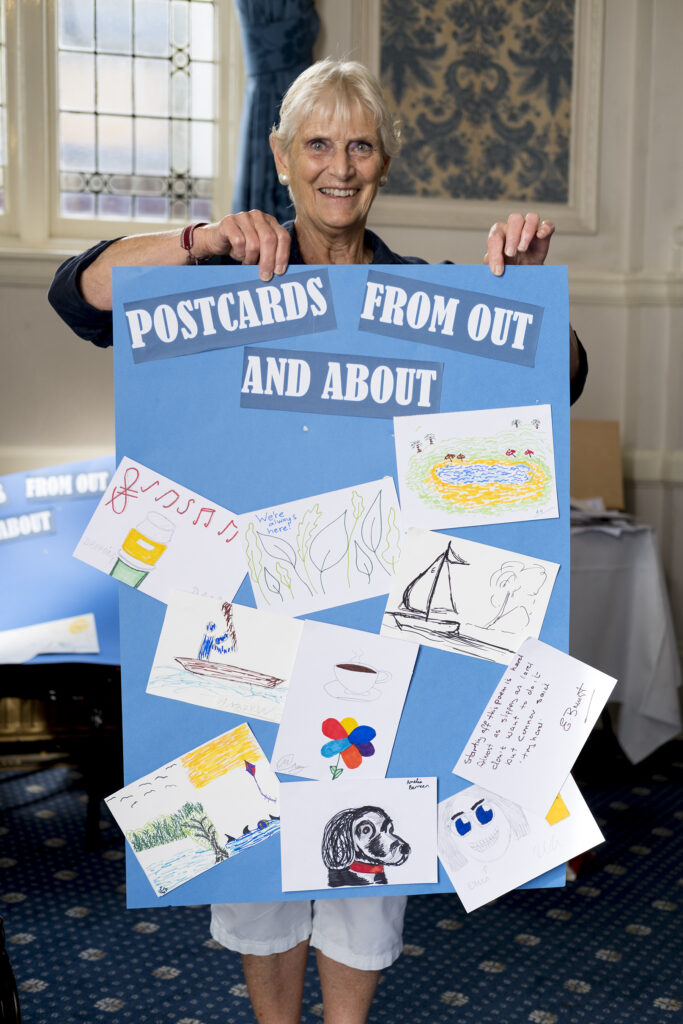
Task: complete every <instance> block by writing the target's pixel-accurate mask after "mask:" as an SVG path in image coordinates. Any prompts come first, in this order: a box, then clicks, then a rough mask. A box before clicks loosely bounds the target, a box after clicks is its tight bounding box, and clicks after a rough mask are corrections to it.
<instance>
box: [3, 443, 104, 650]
mask: <svg viewBox="0 0 683 1024" xmlns="http://www.w3.org/2000/svg"><path fill="white" fill-rule="evenodd" d="M113 472H114V456H113V455H107V456H104V457H102V458H99V459H88V460H86V461H85V462H70V463H66V464H64V465H60V466H51V467H49V468H47V469H32V470H29V471H27V472H24V473H10V474H8V475H7V476H1V477H0V579H1V580H2V586H1V587H0V630H5V629H18V628H20V627H22V626H34V625H37V624H38V623H41V622H49V621H51V620H53V619H66V618H71V617H72V616H76V615H84V614H86V613H88V612H92V613H93V614H94V616H95V626H96V628H97V638H98V642H99V647H100V651H99V654H43V655H40V656H39V657H37V658H34V659H33V663H35V664H43V663H45V664H48V663H51V662H56V661H70V662H71V661H73V662H80V661H84V662H94V663H98V664H103V665H118V663H119V609H118V601H117V595H116V592H115V588H114V587H113V586H112V583H111V580H109V579H107V577H106V576H103V575H102V574H101V573H97V572H93V570H92V569H91V568H90V567H89V566H87V565H84V564H83V563H82V562H79V561H78V560H77V559H75V558H74V557H73V550H74V548H75V547H76V544H77V543H78V541H79V540H80V538H81V534H82V533H83V531H84V529H85V527H86V525H87V523H88V522H89V520H90V517H91V516H92V514H93V512H94V511H95V508H96V507H97V504H98V502H99V500H100V498H101V497H102V495H103V494H104V492H105V490H106V489H107V484H108V483H109V481H110V479H111V477H112V474H113Z"/></svg>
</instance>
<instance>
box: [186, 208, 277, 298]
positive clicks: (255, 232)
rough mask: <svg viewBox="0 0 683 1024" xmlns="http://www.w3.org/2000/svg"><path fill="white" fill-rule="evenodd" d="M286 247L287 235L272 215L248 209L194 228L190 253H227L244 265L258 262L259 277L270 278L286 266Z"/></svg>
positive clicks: (221, 254) (263, 279) (204, 254)
mask: <svg viewBox="0 0 683 1024" xmlns="http://www.w3.org/2000/svg"><path fill="white" fill-rule="evenodd" d="M289 247H290V237H289V235H288V233H287V232H286V231H285V229H284V228H283V227H281V226H280V224H278V222H277V221H276V219H275V217H273V216H271V214H269V213H263V212H262V211H261V210H249V211H248V212H243V213H231V214H229V215H228V216H227V217H223V218H222V220H219V221H216V222H214V223H213V224H206V225H205V226H204V227H202V228H197V229H196V231H195V233H194V239H193V245H192V252H193V254H194V255H195V256H197V257H198V258H199V259H206V258H207V257H209V256H230V257H232V259H234V260H238V261H239V262H240V263H243V264H245V266H253V265H255V264H258V268H259V277H260V278H261V280H262V281H270V279H271V278H272V276H273V274H274V273H275V274H284V272H285V270H286V269H287V264H288V262H289Z"/></svg>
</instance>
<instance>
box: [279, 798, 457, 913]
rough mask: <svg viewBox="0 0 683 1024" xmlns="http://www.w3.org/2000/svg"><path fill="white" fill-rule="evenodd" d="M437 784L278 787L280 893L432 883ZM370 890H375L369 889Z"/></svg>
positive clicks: (436, 867)
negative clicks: (280, 858)
mask: <svg viewBox="0 0 683 1024" xmlns="http://www.w3.org/2000/svg"><path fill="white" fill-rule="evenodd" d="M436 784H437V780H436V779H435V778H414V779H363V780H362V781H358V782H355V781H349V782H345V781H343V780H342V781H341V782H339V783H338V784H336V785H335V784H334V783H332V782H287V783H283V784H282V785H281V786H280V807H281V813H282V822H281V849H282V889H283V891H284V892H292V891H306V890H309V889H337V888H341V887H345V886H364V887H365V888H369V889H370V891H369V892H368V895H372V891H373V889H374V887H375V886H379V885H382V886H384V885H415V884H419V883H422V882H436V881H437V878H438V864H437V855H436ZM375 891H376V890H375Z"/></svg>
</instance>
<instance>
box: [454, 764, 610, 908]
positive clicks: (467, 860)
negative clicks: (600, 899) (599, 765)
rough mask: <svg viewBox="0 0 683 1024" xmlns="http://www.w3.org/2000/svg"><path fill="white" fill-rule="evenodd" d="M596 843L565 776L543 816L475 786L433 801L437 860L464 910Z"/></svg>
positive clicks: (593, 827)
mask: <svg viewBox="0 0 683 1024" xmlns="http://www.w3.org/2000/svg"><path fill="white" fill-rule="evenodd" d="M602 842H604V836H603V835H602V833H601V832H600V829H599V828H598V826H597V823H596V821H595V819H594V818H593V815H592V814H591V812H590V810H589V809H588V806H587V804H586V802H585V800H584V799H583V797H582V796H581V793H580V792H579V789H578V787H577V785H576V783H575V782H574V780H573V779H572V777H571V775H570V776H569V777H568V778H567V780H566V782H565V784H564V786H563V787H562V789H561V791H560V793H559V795H558V796H557V797H556V799H555V801H554V802H553V805H552V807H551V808H550V810H549V811H548V813H547V814H546V815H540V814H536V813H535V812H534V811H530V810H524V808H522V807H520V805H519V804H516V803H513V802H512V801H511V800H506V799H505V798H504V797H501V796H497V795H496V794H495V793H491V792H489V791H487V790H484V789H482V788H481V787H479V786H468V787H467V788H466V789H462V790H461V791H460V792H459V793H456V794H455V796H450V797H448V799H447V800H442V801H441V803H440V804H439V834H438V845H439V860H440V861H441V863H442V864H443V866H444V868H445V870H446V873H447V874H448V877H449V878H450V880H451V882H452V883H453V888H454V889H455V891H456V892H457V894H458V896H459V897H460V899H461V901H462V904H463V906H464V907H465V910H467V911H468V913H469V912H470V911H472V910H476V909H477V907H481V906H483V905H484V904H485V903H488V902H489V901H490V900H493V899H496V898H497V897H498V896H502V895H503V893H506V892H509V891H510V890H511V889H516V888H517V886H519V885H523V884H524V882H529V881H530V880H531V879H532V878H536V877H538V875H541V874H543V872H545V871H550V869H551V868H555V867H558V866H559V865H560V864H563V863H564V862H565V861H568V860H571V859H572V857H577V856H578V855H579V854H581V853H584V852H585V851H586V850H590V849H592V848H593V847H594V846H597V845H598V844H599V843H602Z"/></svg>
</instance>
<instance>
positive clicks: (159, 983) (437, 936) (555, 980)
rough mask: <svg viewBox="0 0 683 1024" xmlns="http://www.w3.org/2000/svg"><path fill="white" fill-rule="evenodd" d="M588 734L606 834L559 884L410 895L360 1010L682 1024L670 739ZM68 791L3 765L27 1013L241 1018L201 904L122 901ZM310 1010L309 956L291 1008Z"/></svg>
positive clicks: (382, 1018)
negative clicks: (637, 756)
mask: <svg viewBox="0 0 683 1024" xmlns="http://www.w3.org/2000/svg"><path fill="white" fill-rule="evenodd" d="M598 739H599V737H598ZM594 746H595V747H596V749H595V750H594V752H593V754H592V756H591V757H588V756H585V757H584V758H583V759H582V761H580V762H579V765H578V768H577V774H578V779H579V782H580V783H581V784H582V790H583V792H584V795H585V797H586V799H587V801H588V803H589V805H590V807H591V809H592V811H593V813H594V814H595V815H596V817H597V818H598V819H599V821H600V823H601V825H602V828H603V831H604V833H605V835H606V837H607V840H608V841H607V843H606V844H604V845H603V846H602V847H600V848H599V849H598V850H597V851H596V855H595V857H594V858H593V859H592V860H591V861H590V863H589V864H588V865H585V866H584V867H583V869H582V870H581V871H580V872H579V875H578V878H577V879H576V881H574V882H572V883H570V884H569V885H568V886H567V888H566V889H555V890H548V891H545V892H544V891H528V892H515V893H511V894H509V895H507V896H505V897H504V898H503V899H501V900H498V901H496V902H495V903H493V904H490V905H489V906H487V907H483V908H482V909H480V910H478V911H475V912H474V913H473V914H471V915H467V914H465V912H464V911H463V909H462V907H461V905H460V903H459V901H458V899H457V897H455V896H444V895H438V896H425V897H414V898H413V899H412V900H411V901H410V903H409V909H408V915H407V920H406V933H405V942H406V945H405V950H404V955H403V956H402V957H401V959H400V960H399V961H398V963H396V964H395V965H394V966H393V967H392V968H391V969H389V970H388V971H386V972H385V973H384V976H383V979H382V982H381V984H380V987H379V990H378V994H377V998H376V1000H375V1004H374V1006H373V1010H372V1013H371V1016H370V1021H371V1022H387V1024H399V1022H404V1021H405V1022H411V1024H414V1022H420V1021H429V1022H432V1021H439V1022H440V1021H454V1022H457V1024H489V1022H497V1024H518V1022H519V1024H522V1022H525V1024H526V1022H531V1024H626V1022H628V1024H669V1022H673V1024H676V1022H681V1024H683V979H682V971H681V964H682V962H683V961H682V958H681V951H682V950H683V920H682V917H681V905H682V904H683V867H681V859H680V849H681V847H680V843H679V842H677V840H680V835H681V831H682V829H683V799H682V798H681V787H680V782H681V777H682V776H683V743H681V742H679V741H675V742H673V743H670V744H668V745H667V746H666V747H664V748H663V749H662V750H661V751H660V752H658V754H656V755H654V756H653V757H652V758H650V759H649V760H648V761H646V762H644V763H643V764H641V765H639V766H636V767H631V766H629V765H628V764H627V763H626V762H625V761H624V760H623V759H618V758H617V757H616V755H615V752H614V750H613V749H612V748H611V747H607V746H605V745H604V741H603V747H602V748H601V747H600V743H599V742H598V743H596V744H594ZM607 765H609V766H610V771H609V774H610V776H611V778H610V779H605V775H606V771H605V766H607ZM82 786H83V782H82V778H81V777H80V775H79V774H78V773H77V772H76V771H75V770H74V769H73V768H71V767H69V766H68V765H58V766H53V767H51V768H49V769H46V770H43V771H41V772H39V773H34V774H24V775H23V776H22V775H21V773H19V772H13V773H12V772H5V773H3V774H2V775H0V795H1V797H2V805H3V816H2V827H1V829H0V832H1V836H0V900H1V902H0V908H1V912H2V916H3V918H4V922H5V931H6V934H7V948H8V952H9V955H10V958H11V961H12V965H13V967H14V973H15V976H16V980H17V984H18V987H19V995H20V1000H21V1008H22V1014H23V1021H24V1024H47V1022H56V1024H71V1022H85V1024H99V1022H107V1024H124V1022H135V1024H147V1022H149V1024H214V1022H220V1024H232V1022H233V1021H234V1022H238V1021H252V1020H253V1017H252V1014H251V1010H250V1006H249V1000H248V998H247V995H246V991H245V988H244V985H243V983H242V978H241V972H240V965H239V959H238V957H237V956H235V955H233V954H232V953H229V952H227V951H226V950H223V949H222V948H221V947H220V946H218V945H217V944H216V943H215V942H214V941H213V940H211V939H210V938H209V936H208V917H209V911H208V909H207V908H206V907H183V908H160V909H158V910H126V909H125V905H124V900H125V897H124V891H125V885H124V867H123V858H124V854H123V841H122V839H121V837H120V834H119V832H118V830H117V829H116V826H115V825H114V824H113V821H112V820H111V819H109V816H108V814H107V811H106V810H105V809H104V807H103V808H102V822H101V837H102V842H101V846H100V848H99V849H98V850H96V851H87V850H86V849H85V846H84V822H85V805H86V796H85V793H84V792H83V788H82ZM321 1019H322V1007H321V1004H320V989H319V987H318V984H317V979H316V974H315V970H314V963H313V960H312V959H311V961H310V968H309V972H308V976H307V981H306V991H305V1005H304V1013H303V1016H302V1020H303V1021H306V1022H312V1024H315V1022H318V1024H319V1022H320V1021H321Z"/></svg>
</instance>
